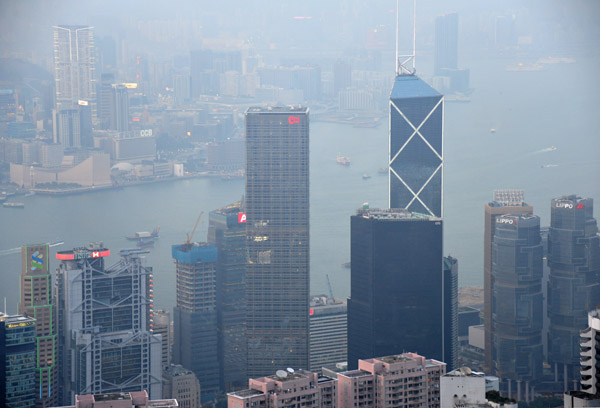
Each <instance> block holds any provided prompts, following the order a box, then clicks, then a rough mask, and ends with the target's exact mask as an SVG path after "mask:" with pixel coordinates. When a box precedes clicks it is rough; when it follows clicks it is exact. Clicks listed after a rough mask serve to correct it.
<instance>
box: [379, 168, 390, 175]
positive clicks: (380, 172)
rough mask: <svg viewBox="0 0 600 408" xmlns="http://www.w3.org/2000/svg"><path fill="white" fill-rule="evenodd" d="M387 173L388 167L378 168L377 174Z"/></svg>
mask: <svg viewBox="0 0 600 408" xmlns="http://www.w3.org/2000/svg"><path fill="white" fill-rule="evenodd" d="M387 173H388V168H387V167H380V168H379V170H377V174H387Z"/></svg>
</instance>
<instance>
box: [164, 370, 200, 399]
mask: <svg viewBox="0 0 600 408" xmlns="http://www.w3.org/2000/svg"><path fill="white" fill-rule="evenodd" d="M163 398H173V399H176V400H177V402H178V403H179V407H180V408H198V407H200V383H199V382H198V378H196V374H194V372H193V371H192V370H188V369H187V368H185V367H183V366H181V365H175V364H171V365H169V366H167V367H164V369H163Z"/></svg>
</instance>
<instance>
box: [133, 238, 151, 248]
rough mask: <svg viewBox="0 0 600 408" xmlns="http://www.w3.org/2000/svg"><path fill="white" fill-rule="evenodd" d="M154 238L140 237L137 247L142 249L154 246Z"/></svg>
mask: <svg viewBox="0 0 600 408" xmlns="http://www.w3.org/2000/svg"><path fill="white" fill-rule="evenodd" d="M154 242H155V241H154V240H153V239H140V240H139V241H138V242H137V247H138V248H140V249H142V248H148V247H153V246H154Z"/></svg>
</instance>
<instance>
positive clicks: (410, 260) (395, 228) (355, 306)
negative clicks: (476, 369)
mask: <svg viewBox="0 0 600 408" xmlns="http://www.w3.org/2000/svg"><path fill="white" fill-rule="evenodd" d="M350 228H351V238H350V257H351V264H352V271H351V289H350V294H351V295H350V299H349V300H348V368H350V369H355V368H356V367H357V364H358V359H361V358H368V357H370V356H378V355H379V356H381V355H392V354H399V353H402V352H404V351H406V350H412V351H415V352H417V353H419V354H421V355H427V356H431V357H432V358H435V359H436V360H440V361H444V344H445V341H444V334H445V332H444V327H443V326H444V323H443V321H444V306H445V302H444V301H443V298H444V287H443V267H444V264H443V262H444V260H443V255H442V220H441V219H440V218H434V217H428V216H424V215H419V214H415V213H411V212H410V211H407V210H404V209H383V210H379V209H363V210H359V211H358V212H357V214H356V215H354V216H352V218H351V221H350Z"/></svg>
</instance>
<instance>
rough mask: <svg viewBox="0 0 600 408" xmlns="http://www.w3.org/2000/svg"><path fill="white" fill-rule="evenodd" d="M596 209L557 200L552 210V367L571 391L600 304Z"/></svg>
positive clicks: (575, 200)
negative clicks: (584, 334) (583, 339)
mask: <svg viewBox="0 0 600 408" xmlns="http://www.w3.org/2000/svg"><path fill="white" fill-rule="evenodd" d="M593 206H594V203H593V200H592V199H591V198H581V197H577V196H575V195H570V196H563V197H560V198H556V199H554V200H552V208H551V210H550V211H551V221H550V232H549V235H548V266H550V279H549V282H548V317H549V318H550V328H549V333H548V362H549V363H550V364H554V365H555V370H557V371H558V372H559V373H561V371H562V373H561V375H562V378H563V381H564V387H565V389H567V388H569V387H570V385H569V382H571V381H573V382H575V383H576V381H578V380H579V368H580V366H579V357H580V355H579V353H580V350H579V341H580V339H579V332H580V330H583V329H585V328H586V326H587V315H588V312H589V311H591V310H594V309H595V308H596V305H597V304H598V303H599V302H600V283H599V282H600V280H599V274H600V244H599V242H600V236H598V235H597V234H598V226H597V223H596V220H595V219H594V218H593ZM560 366H562V370H560ZM575 385H576V384H575Z"/></svg>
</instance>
